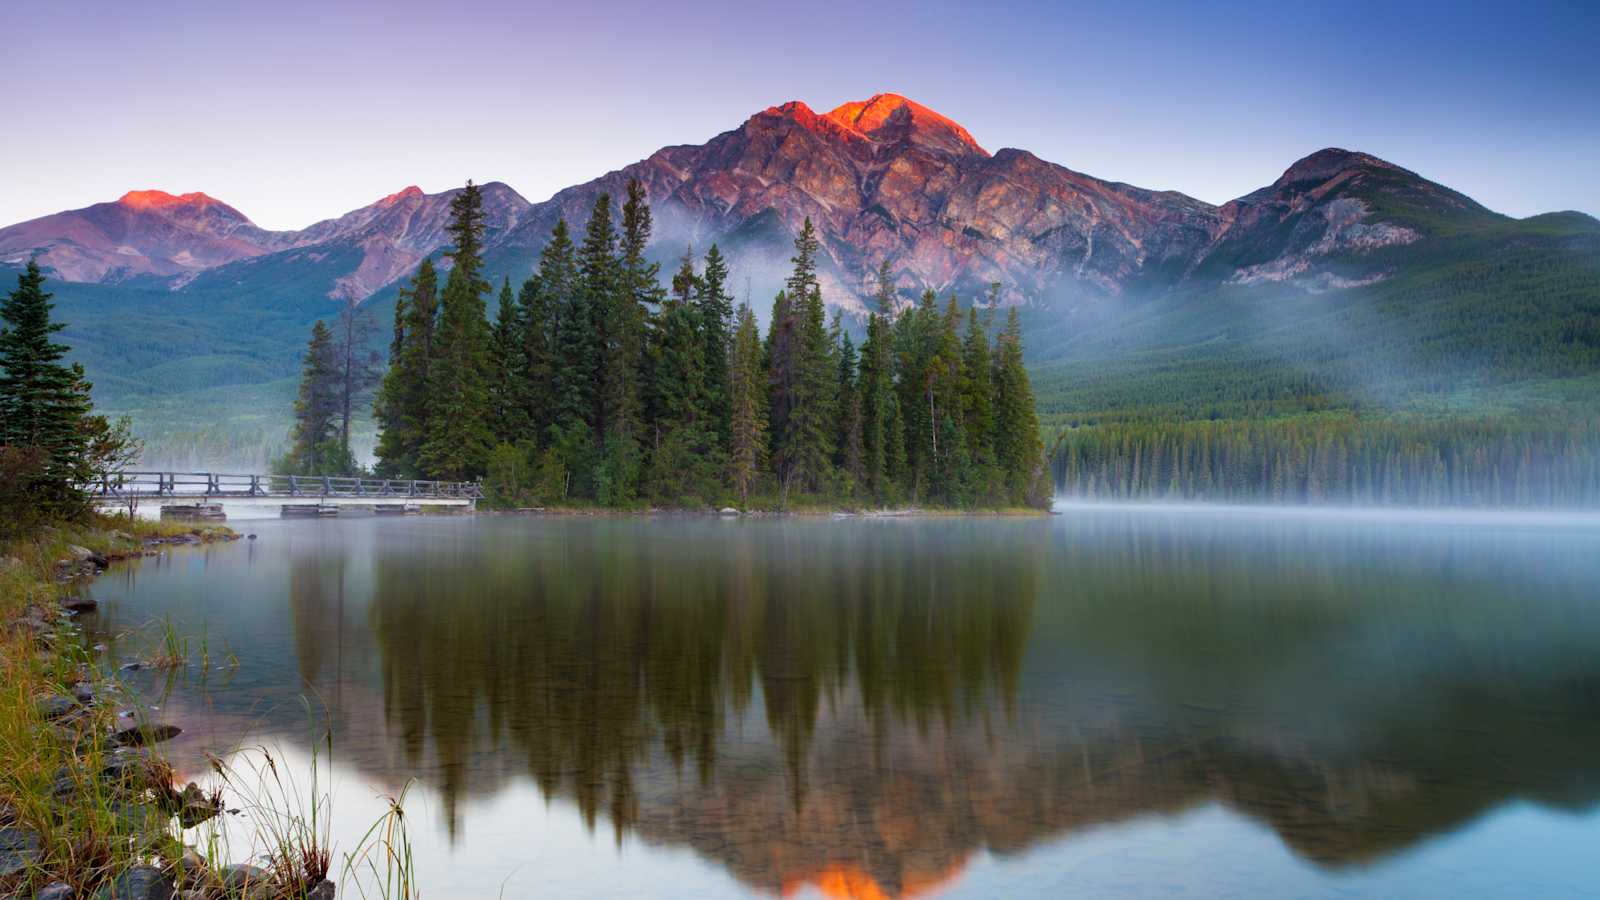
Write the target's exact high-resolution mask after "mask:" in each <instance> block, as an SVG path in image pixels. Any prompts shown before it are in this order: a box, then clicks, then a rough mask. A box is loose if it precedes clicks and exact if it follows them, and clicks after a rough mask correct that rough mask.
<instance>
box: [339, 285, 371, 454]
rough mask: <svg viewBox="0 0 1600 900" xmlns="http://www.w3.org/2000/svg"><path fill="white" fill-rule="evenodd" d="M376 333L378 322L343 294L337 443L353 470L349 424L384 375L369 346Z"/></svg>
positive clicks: (340, 324) (340, 321)
mask: <svg viewBox="0 0 1600 900" xmlns="http://www.w3.org/2000/svg"><path fill="white" fill-rule="evenodd" d="M376 334H377V324H376V323H375V322H374V321H373V320H372V316H371V314H370V313H368V311H367V310H366V309H363V308H362V306H361V304H360V302H359V301H358V300H356V299H355V298H354V297H347V298H345V301H344V303H343V304H342V305H341V306H340V307H339V318H338V320H337V327H336V330H335V332H334V336H333V338H334V355H335V357H336V359H337V366H338V394H339V446H340V447H341V451H340V452H341V454H342V455H343V456H344V457H345V458H347V459H349V460H351V461H352V462H351V469H350V472H354V471H355V464H354V460H355V454H354V453H353V452H352V451H351V449H350V426H351V423H352V421H353V420H354V419H355V411H356V407H357V406H358V405H360V404H362V403H365V402H366V401H367V399H368V398H369V396H370V395H371V394H372V392H373V389H374V388H375V387H377V386H378V383H379V382H380V381H381V380H382V377H383V376H382V370H381V368H380V367H379V356H378V351H376V350H374V349H373V347H372V342H373V338H374V337H376ZM344 474H350V473H349V472H347V473H344Z"/></svg>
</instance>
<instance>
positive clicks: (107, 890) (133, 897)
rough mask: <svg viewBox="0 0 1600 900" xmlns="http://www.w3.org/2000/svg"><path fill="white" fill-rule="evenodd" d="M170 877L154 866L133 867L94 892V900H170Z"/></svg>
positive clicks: (173, 889) (173, 890)
mask: <svg viewBox="0 0 1600 900" xmlns="http://www.w3.org/2000/svg"><path fill="white" fill-rule="evenodd" d="M174 893H176V886H175V885H174V884H173V882H172V877H171V876H169V875H167V874H166V873H165V872H163V871H161V870H160V869H158V868H156V867H155V866H134V867H133V868H131V869H129V870H128V871H126V872H123V873H122V874H121V875H118V876H117V877H116V879H115V880H114V881H112V882H111V883H110V884H108V885H106V886H105V887H102V888H101V889H100V890H98V891H96V892H95V895H94V900H172V895H173V894H174Z"/></svg>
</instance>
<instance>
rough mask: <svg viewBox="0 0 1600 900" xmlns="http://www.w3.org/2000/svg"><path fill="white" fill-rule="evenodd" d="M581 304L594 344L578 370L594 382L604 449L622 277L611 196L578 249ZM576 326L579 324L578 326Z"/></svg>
mask: <svg viewBox="0 0 1600 900" xmlns="http://www.w3.org/2000/svg"><path fill="white" fill-rule="evenodd" d="M577 271H578V283H577V294H578V302H579V304H580V306H581V309H582V310H583V312H584V316H585V319H586V320H587V323H588V327H589V334H590V336H591V340H590V341H589V342H588V346H586V347H585V348H584V349H585V350H586V351H587V353H586V357H587V358H585V359H583V360H581V361H580V362H579V365H578V366H577V367H576V368H577V369H578V370H579V372H581V374H583V375H585V376H587V377H588V378H590V379H591V381H590V385H591V387H590V396H591V399H592V400H593V408H592V409H591V410H590V411H589V413H588V414H587V417H586V418H587V421H588V423H589V427H590V428H591V429H592V430H593V433H594V443H595V446H597V447H598V446H602V445H603V444H604V441H605V436H606V432H607V430H608V423H607V418H608V416H609V414H610V409H609V406H610V404H609V403H608V401H609V400H610V398H611V394H612V391H611V390H610V389H609V388H608V387H607V386H606V385H605V383H604V382H605V379H606V377H607V375H608V373H607V369H608V367H609V359H610V355H611V334H610V332H611V326H612V315H611V307H612V306H613V305H614V302H615V299H616V296H617V294H618V293H620V292H621V284H620V282H621V273H620V272H619V271H618V267H617V232H616V229H615V228H613V227H612V224H611V196H610V195H609V194H601V195H600V196H599V197H596V198H595V201H594V208H593V209H591V210H590V211H589V223H588V225H587V226H585V228H584V236H583V244H582V245H581V246H580V247H579V249H578V270H577ZM575 324H576V323H575Z"/></svg>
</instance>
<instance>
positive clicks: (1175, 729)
mask: <svg viewBox="0 0 1600 900" xmlns="http://www.w3.org/2000/svg"><path fill="white" fill-rule="evenodd" d="M261 530H262V532H263V540H262V541H261V542H259V545H258V546H255V547H248V548H242V549H241V548H238V547H237V546H234V547H225V548H217V549H215V550H211V551H207V552H206V556H205V557H204V559H205V562H204V564H203V565H199V566H196V565H195V564H194V562H193V560H189V561H186V560H185V558H184V557H182V556H180V555H177V554H175V555H173V556H172V557H170V558H166V559H163V560H161V561H159V562H152V563H147V564H145V566H144V567H143V568H136V569H129V570H125V572H124V574H123V575H122V576H121V579H120V581H119V578H118V576H116V575H113V576H111V577H108V578H107V579H105V580H104V581H103V582H102V584H101V585H100V586H99V587H98V588H97V591H99V592H100V593H102V594H103V595H106V596H108V597H111V598H113V599H115V600H117V601H119V602H112V603H108V604H107V609H106V611H105V612H103V613H102V614H101V616H100V619H101V621H100V623H99V627H101V628H104V629H105V630H107V631H116V630H122V629H125V628H126V626H127V625H128V624H129V623H130V622H132V621H134V620H136V619H141V618H149V617H152V616H154V617H160V616H163V615H170V616H172V617H173V618H174V619H177V620H181V621H183V622H185V623H186V625H189V626H193V627H196V628H198V627H200V625H201V624H202V623H203V624H204V627H205V628H206V629H207V630H208V631H207V633H208V635H209V636H210V639H211V640H212V641H218V640H219V639H221V640H223V641H226V642H227V643H228V644H229V645H231V646H232V647H233V648H234V651H235V652H236V653H237V654H238V656H239V659H240V663H241V664H240V667H239V670H238V672H237V673H236V675H235V676H234V677H233V678H232V679H231V680H229V681H226V682H225V683H224V682H221V681H218V682H213V683H210V684H206V685H203V686H202V685H198V684H187V685H182V686H180V687H179V688H178V689H177V691H176V692H175V694H174V696H173V697H172V698H171V700H170V703H171V705H170V706H169V708H170V709H185V710H189V713H188V714H189V715H194V716H199V717H202V718H204V719H206V720H207V721H208V722H209V723H211V724H210V726H209V727H206V728H198V729H195V733H193V734H190V735H187V736H186V737H185V738H184V739H181V740H180V742H179V743H177V744H176V745H175V746H174V752H175V753H177V754H179V755H180V756H182V755H183V754H186V753H187V754H198V753H199V752H200V751H201V750H202V749H215V748H217V747H219V746H225V745H231V744H232V743H234V742H236V741H237V740H238V738H239V732H240V731H241V730H242V729H244V728H245V727H246V726H247V725H248V726H249V727H252V728H253V729H254V730H255V732H256V733H257V734H258V735H259V734H260V733H262V732H265V733H268V734H272V735H276V736H278V737H280V738H282V739H285V740H296V739H299V740H302V741H303V740H304V735H305V734H306V732H307V728H306V722H305V713H304V708H303V707H302V706H301V705H299V704H297V703H295V702H292V698H294V697H295V696H297V695H300V694H303V693H309V694H311V695H313V696H315V697H316V698H318V700H317V702H318V703H319V704H322V705H325V706H326V709H327V716H328V724H329V725H330V726H331V727H332V729H333V733H334V742H335V746H336V752H337V754H338V755H339V757H340V759H341V761H342V763H343V764H345V765H351V766H355V767H356V768H358V769H359V770H360V771H361V772H363V773H364V774H365V775H367V776H368V777H370V778H371V779H372V780H374V781H376V782H378V783H381V784H387V785H395V786H397V785H399V784H402V783H404V782H405V781H406V779H408V778H410V777H417V778H418V779H420V781H421V782H422V783H423V784H424V785H427V786H428V787H429V788H431V789H432V790H435V791H437V792H438V795H439V797H440V799H441V805H442V811H441V813H440V815H439V819H440V822H439V826H440V828H441V835H442V839H443V838H448V839H451V840H454V839H455V838H456V835H458V833H459V831H460V829H461V828H462V826H463V822H462V818H463V816H464V815H465V814H464V813H463V809H464V806H465V804H464V801H466V800H468V799H471V798H475V797H488V796H492V795H495V794H497V793H498V792H501V791H503V790H505V789H507V788H508V786H509V785H511V784H512V783H513V782H515V781H517V780H519V779H531V780H532V781H533V782H534V783H536V784H537V785H538V788H539V790H540V792H541V793H542V794H543V795H544V796H545V797H546V798H547V799H553V800H554V801H556V802H557V803H566V804H570V805H571V806H572V807H574V808H576V810H577V811H578V812H579V814H581V816H582V818H583V820H584V821H585V822H586V823H587V824H588V826H589V827H590V828H594V829H599V828H605V829H608V830H609V831H610V832H611V833H612V834H613V835H614V838H615V840H616V841H617V843H618V844H619V845H621V844H622V843H623V842H624V840H625V839H627V838H630V837H632V838H636V839H639V840H642V841H643V842H645V843H646V844H647V845H662V846H669V847H682V848H689V849H692V851H693V852H694V853H696V854H698V855H699V856H701V857H702V858H704V859H707V860H710V861H712V862H714V863H715V864H716V865H718V866H720V867H722V868H724V869H725V870H726V871H727V872H729V873H730V874H732V875H733V876H734V877H736V878H737V879H738V880H739V881H740V882H742V883H743V884H745V885H747V886H748V887H749V888H751V889H754V890H758V891H763V892H776V893H788V892H791V891H793V890H796V889H798V888H800V887H804V886H809V887H811V888H814V889H816V890H818V891H820V892H822V893H825V894H833V895H838V896H851V897H872V896H907V895H913V894H917V893H920V892H924V891H927V890H929V889H931V888H935V887H938V886H940V885H942V884H946V883H947V882H949V880H950V879H952V878H954V877H955V876H957V875H959V874H960V873H961V872H962V871H963V869H964V868H965V867H966V866H967V865H968V863H969V861H970V860H972V859H973V858H974V855H975V854H977V853H980V852H983V853H987V854H989V855H991V856H993V857H995V858H998V859H1001V860H1004V859H1009V858H1016V857H1017V856H1018V855H1019V854H1021V853H1022V852H1023V851H1025V850H1028V849H1030V848H1035V847H1040V846H1042V845H1045V844H1047V843H1049V842H1054V841H1059V840H1061V839H1063V838H1066V837H1069V836H1071V835H1073V834H1076V833H1080V832H1084V831H1085V830H1086V829H1090V828H1092V827H1093V826H1099V825H1104V824H1107V823H1114V822H1119V821H1124V820H1131V819H1134V818H1136V817H1141V816H1146V815H1148V814H1174V813H1179V812H1182V811H1185V810H1190V809H1194V808H1199V807H1203V806H1206V805H1208V804H1221V805H1223V806H1225V807H1227V808H1230V809H1233V810H1235V811H1237V812H1239V813H1241V814H1243V815H1246V816H1248V817H1250V818H1252V819H1254V820H1256V821H1258V822H1261V823H1264V824H1265V825H1266V826H1268V827H1270V828H1271V829H1272V830H1273V831H1274V832H1275V833H1276V834H1277V835H1278V837H1279V838H1280V839H1281V841H1282V842H1283V843H1284V845H1286V846H1287V847H1289V848H1290V849H1291V850H1292V852H1293V853H1294V854H1295V855H1297V856H1298V857H1299V858H1300V859H1302V860H1304V861H1306V863H1307V864H1309V865H1312V866H1315V867H1320V868H1325V869H1329V870H1339V871H1359V870H1361V869H1362V868H1363V867H1365V866H1366V865H1368V864H1370V863H1373V862H1376V861H1379V860H1383V859H1387V858H1391V857H1393V856H1394V855H1395V854H1396V853H1397V852H1398V851H1400V850H1403V849H1405V848H1408V847H1413V846H1416V845H1419V844H1420V843H1423V842H1425V841H1426V840H1427V839H1428V838H1430V837H1431V836H1434V835H1440V834H1443V833H1446V832H1449V831H1451V830H1454V829H1458V828H1460V827H1461V826H1463V825H1465V824H1467V823H1469V822H1472V821H1473V820H1474V819H1476V818H1478V817H1480V816H1482V815H1483V814H1484V813H1486V812H1487V811H1489V810H1492V809H1494V808H1496V807H1499V806H1501V805H1503V804H1507V803H1508V802H1510V801H1513V800H1525V801H1530V802H1532V803H1535V804H1538V805H1540V806H1543V807H1551V808H1559V809H1567V810H1590V809H1591V808H1592V807H1593V806H1594V805H1595V803H1596V800H1597V799H1600V654H1596V653H1594V652H1593V648H1594V647H1595V646H1597V645H1600V597H1596V596H1594V595H1595V591H1594V590H1593V588H1594V586H1595V585H1597V584H1600V561H1597V560H1596V554H1595V553H1594V552H1593V549H1592V548H1593V547H1594V544H1595V539H1596V537H1597V533H1596V532H1594V531H1584V530H1582V529H1579V530H1567V529H1560V528H1550V529H1546V528H1521V529H1501V528H1492V527H1481V526H1473V527H1452V526H1438V527H1430V528H1422V529H1419V528H1417V527H1415V526H1413V525H1404V524H1394V525H1388V524H1383V523H1381V522H1337V521H1319V520H1315V519H1292V520H1282V521H1278V520H1265V521H1264V520H1259V519H1253V518H1250V517H1240V516H1226V515H1219V516H1215V517H1203V518H1194V517H1189V518H1184V517H1178V518H1174V519H1163V518H1159V517H1152V516H1150V515H1148V514H1144V515H1141V514H1137V513H1115V512H1088V513H1083V514H1074V515H1072V516H1070V517H1068V518H1066V519H1064V520H1057V521H1032V520H1024V521H1007V520H954V521H917V522H895V521H862V522H828V521H785V522H719V521H715V520H698V519H690V520H680V519H661V520H630V519H622V520H615V519H598V520H595V519H570V520H569V519H535V520H529V519H478V520H427V519H421V520H417V519H411V520H405V521H377V520H369V521H346V522H316V523H303V524H301V523H297V524H296V525H293V526H290V525H278V524H277V523H271V524H270V527H263V528H262V529H261ZM285 605H287V610H285V609H284V607H285ZM619 864H626V863H625V861H622V862H619Z"/></svg>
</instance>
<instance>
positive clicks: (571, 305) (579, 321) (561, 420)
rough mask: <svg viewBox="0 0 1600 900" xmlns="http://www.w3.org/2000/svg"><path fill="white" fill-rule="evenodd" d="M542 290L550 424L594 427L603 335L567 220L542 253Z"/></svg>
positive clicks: (574, 427) (562, 223) (552, 235)
mask: <svg viewBox="0 0 1600 900" xmlns="http://www.w3.org/2000/svg"><path fill="white" fill-rule="evenodd" d="M539 289H540V292H541V293H542V294H543V295H544V296H545V298H546V300H545V302H546V305H547V308H548V309H549V310H550V320H551V321H550V335H551V365H552V368H553V371H552V372H551V377H550V382H551V393H552V396H551V407H552V409H551V419H552V422H551V424H552V425H554V426H557V427H559V428H561V429H562V430H573V429H577V428H579V427H580V426H581V427H584V428H588V429H590V430H591V432H592V431H593V428H594V415H595V409H596V407H597V404H598V403H599V400H598V398H597V397H596V396H595V393H596V392H595V382H596V380H597V379H598V378H599V376H600V370H599V367H598V362H599V350H598V343H599V334H598V333H597V332H596V331H595V330H594V317H593V315H592V314H591V311H590V309H589V306H588V299H589V297H588V291H587V290H586V289H585V285H584V284H582V283H581V282H580V278H579V274H578V263H577V258H576V250H575V248H574V247H573V244H572V238H571V236H570V234H569V232H568V231H567V223H566V222H565V221H558V222H556V226H555V229H554V230H553V231H552V232H551V233H550V242H549V243H547V244H545V246H544V252H543V253H542V254H541V255H540V257H539Z"/></svg>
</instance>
